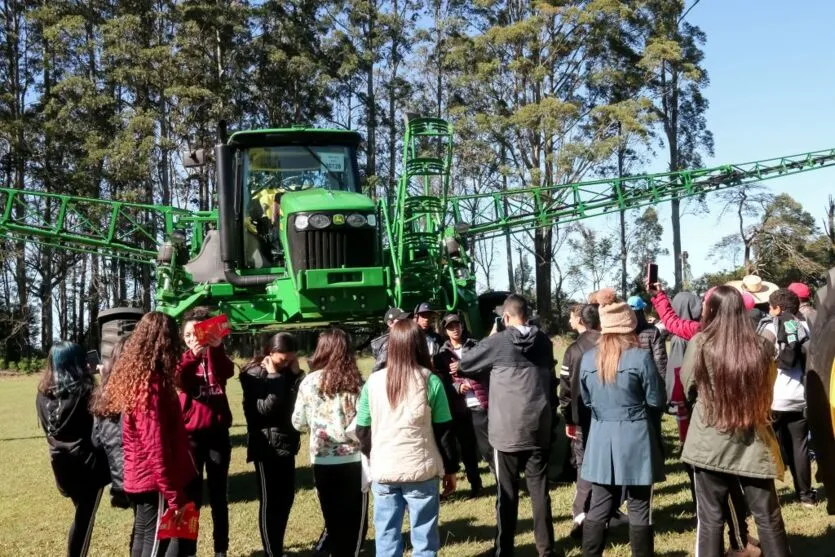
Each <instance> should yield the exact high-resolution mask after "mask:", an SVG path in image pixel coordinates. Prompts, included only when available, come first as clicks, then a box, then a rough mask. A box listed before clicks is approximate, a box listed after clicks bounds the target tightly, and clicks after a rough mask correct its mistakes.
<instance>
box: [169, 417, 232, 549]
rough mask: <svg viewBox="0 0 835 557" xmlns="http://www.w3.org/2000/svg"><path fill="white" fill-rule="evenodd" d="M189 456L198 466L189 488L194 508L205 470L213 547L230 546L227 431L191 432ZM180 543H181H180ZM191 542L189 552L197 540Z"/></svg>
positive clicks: (200, 496)
mask: <svg viewBox="0 0 835 557" xmlns="http://www.w3.org/2000/svg"><path fill="white" fill-rule="evenodd" d="M189 441H191V455H192V457H193V458H194V465H195V466H196V467H197V477H196V478H195V480H194V481H195V483H196V486H192V489H191V490H190V491H191V492H192V493H193V494H194V504H195V505H196V506H197V508H200V507H202V506H203V475H204V470H205V477H206V487H207V488H208V491H209V505H211V509H212V539H213V541H214V550H215V551H216V552H217V551H226V550H228V549H229V493H228V486H229V463H230V461H231V459H232V444H231V442H230V441H229V430H228V429H225V428H222V429H216V430H211V431H200V432H194V433H192V434H190V435H189ZM181 543H183V542H181ZM190 543H191V544H192V547H191V549H192V552H191V554H192V555H194V554H196V553H197V542H190Z"/></svg>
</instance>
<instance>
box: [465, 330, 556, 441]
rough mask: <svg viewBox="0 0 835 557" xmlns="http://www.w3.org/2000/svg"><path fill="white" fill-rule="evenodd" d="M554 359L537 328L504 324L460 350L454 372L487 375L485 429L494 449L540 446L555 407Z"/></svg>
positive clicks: (546, 436)
mask: <svg viewBox="0 0 835 557" xmlns="http://www.w3.org/2000/svg"><path fill="white" fill-rule="evenodd" d="M555 365H556V361H555V360H554V351H553V347H552V345H551V341H550V339H549V338H548V337H547V336H546V335H545V333H543V332H542V331H540V330H539V329H537V328H536V327H508V328H507V329H505V330H504V331H502V332H500V333H496V334H494V335H492V336H490V337H487V338H486V339H484V340H483V341H481V342H480V343H479V344H478V345H477V346H474V347H473V348H471V349H470V350H467V351H466V352H464V353H463V355H462V357H461V363H460V364H459V369H458V373H459V374H460V375H464V376H466V375H470V376H474V375H478V374H480V373H483V372H489V373H490V395H489V403H488V415H487V428H488V438H489V440H490V444H491V445H492V446H493V448H495V449H496V450H499V451H502V452H507V453H512V452H519V451H528V450H545V449H548V448H549V447H550V445H551V428H552V425H553V423H554V415H555V413H556V409H557V376H556V373H555V370H554V366H555Z"/></svg>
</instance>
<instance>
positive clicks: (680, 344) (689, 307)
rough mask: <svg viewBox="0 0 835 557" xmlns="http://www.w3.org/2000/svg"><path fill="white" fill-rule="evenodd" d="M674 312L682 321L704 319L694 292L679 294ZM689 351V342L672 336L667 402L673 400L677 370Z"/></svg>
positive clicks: (699, 301)
mask: <svg viewBox="0 0 835 557" xmlns="http://www.w3.org/2000/svg"><path fill="white" fill-rule="evenodd" d="M671 305H672V306H673V311H675V312H676V315H678V316H679V317H680V318H681V319H685V320H687V321H698V320H699V319H701V317H702V300H701V298H699V297H698V296H697V295H695V294H694V293H692V292H679V293H678V294H676V296H675V298H673V301H672V303H671ZM685 350H687V341H686V340H684V339H683V338H681V337H679V336H676V335H670V353H669V354H667V375H666V381H665V382H666V385H667V400H668V401H669V400H672V397H673V385H675V369H676V368H680V367H681V364H682V363H683V362H684V352H685Z"/></svg>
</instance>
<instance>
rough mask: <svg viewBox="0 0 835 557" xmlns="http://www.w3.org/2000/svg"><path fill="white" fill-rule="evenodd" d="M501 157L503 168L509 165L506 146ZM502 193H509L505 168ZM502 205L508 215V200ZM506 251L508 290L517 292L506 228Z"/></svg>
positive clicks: (508, 230) (503, 201)
mask: <svg viewBox="0 0 835 557" xmlns="http://www.w3.org/2000/svg"><path fill="white" fill-rule="evenodd" d="M501 157H502V167H504V166H505V165H506V164H507V152H506V151H505V147H504V144H503V145H502V148H501ZM502 191H507V175H506V174H505V172H504V168H503V169H502ZM502 204H503V205H504V214H505V215H506V214H507V213H508V209H509V208H508V206H507V198H504V199H503V200H502ZM504 249H505V255H506V256H507V289H508V290H509V291H510V292H515V291H516V284H514V283H515V281H514V280H513V247H512V246H511V245H510V229H509V228H505V231H504Z"/></svg>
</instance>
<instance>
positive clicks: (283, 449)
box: [240, 364, 304, 462]
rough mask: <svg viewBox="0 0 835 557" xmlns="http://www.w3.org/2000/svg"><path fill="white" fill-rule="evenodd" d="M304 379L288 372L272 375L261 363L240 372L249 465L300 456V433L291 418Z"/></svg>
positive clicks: (300, 374) (300, 375)
mask: <svg viewBox="0 0 835 557" xmlns="http://www.w3.org/2000/svg"><path fill="white" fill-rule="evenodd" d="M303 377H304V374H303V373H299V374H298V375H296V374H295V373H293V372H292V371H289V370H285V371H282V372H279V373H276V374H275V375H269V374H268V373H267V370H265V369H264V368H263V367H262V366H261V365H260V364H249V365H248V366H246V367H245V368H244V370H243V371H242V372H241V374H240V378H241V387H242V388H243V393H244V401H243V406H244V416H245V417H246V432H247V442H246V460H247V462H253V461H263V460H267V459H269V458H271V457H276V456H281V457H287V456H295V455H296V454H298V452H299V447H300V445H301V434H300V433H299V432H298V431H296V428H294V427H293V423H292V416H293V408H294V406H295V405H296V396H297V395H298V393H299V384H300V383H301V381H302V378H303Z"/></svg>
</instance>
